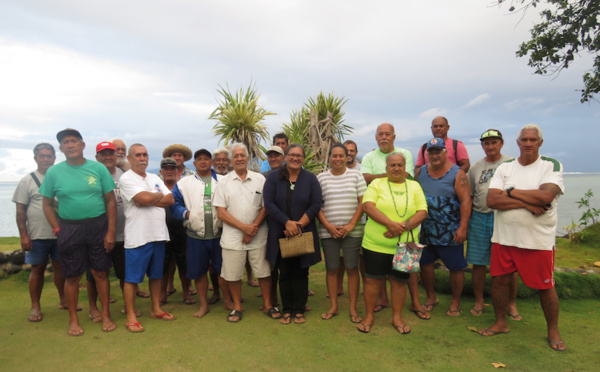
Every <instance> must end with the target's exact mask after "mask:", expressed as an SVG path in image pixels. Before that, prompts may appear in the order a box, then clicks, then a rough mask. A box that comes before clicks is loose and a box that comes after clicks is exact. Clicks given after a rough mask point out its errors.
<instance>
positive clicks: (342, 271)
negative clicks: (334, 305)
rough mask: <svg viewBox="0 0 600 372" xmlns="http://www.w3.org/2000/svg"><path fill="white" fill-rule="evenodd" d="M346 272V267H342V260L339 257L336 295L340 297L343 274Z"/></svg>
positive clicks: (342, 290) (342, 289) (342, 287)
mask: <svg viewBox="0 0 600 372" xmlns="http://www.w3.org/2000/svg"><path fill="white" fill-rule="evenodd" d="M345 271H346V266H345V265H344V259H343V258H342V257H340V266H339V267H338V270H337V283H338V285H337V294H338V296H341V295H343V294H344V272H345Z"/></svg>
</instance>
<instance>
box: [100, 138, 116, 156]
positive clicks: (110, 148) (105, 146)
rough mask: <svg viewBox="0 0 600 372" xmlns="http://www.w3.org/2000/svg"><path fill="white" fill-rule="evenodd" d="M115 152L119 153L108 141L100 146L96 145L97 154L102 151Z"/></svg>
mask: <svg viewBox="0 0 600 372" xmlns="http://www.w3.org/2000/svg"><path fill="white" fill-rule="evenodd" d="M106 149H108V150H113V151H117V149H116V147H115V145H113V143H112V142H108V141H104V142H100V143H99V144H98V145H96V154H97V153H99V152H100V151H102V150H106Z"/></svg>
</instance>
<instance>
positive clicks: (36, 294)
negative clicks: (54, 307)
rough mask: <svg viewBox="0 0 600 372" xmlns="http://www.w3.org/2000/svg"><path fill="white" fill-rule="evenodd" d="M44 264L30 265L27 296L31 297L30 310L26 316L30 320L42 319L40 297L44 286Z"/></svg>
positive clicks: (37, 320)
mask: <svg viewBox="0 0 600 372" xmlns="http://www.w3.org/2000/svg"><path fill="white" fill-rule="evenodd" d="M45 271H46V265H45V264H44V265H32V266H31V273H30V274H29V297H30V298H31V311H30V312H29V317H28V318H27V319H28V320H29V321H30V322H39V321H41V320H42V319H43V316H42V306H41V304H40V298H41V297H42V289H43V288H44V272H45Z"/></svg>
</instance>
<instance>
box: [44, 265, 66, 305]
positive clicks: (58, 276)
mask: <svg viewBox="0 0 600 372" xmlns="http://www.w3.org/2000/svg"><path fill="white" fill-rule="evenodd" d="M52 268H53V269H54V275H53V276H52V279H53V280H54V286H55V287H56V290H57V291H58V298H60V304H61V305H64V306H66V305H67V300H66V298H65V278H64V277H63V276H62V268H61V266H60V261H55V260H52ZM45 269H46V267H44V270H45ZM42 274H43V273H42Z"/></svg>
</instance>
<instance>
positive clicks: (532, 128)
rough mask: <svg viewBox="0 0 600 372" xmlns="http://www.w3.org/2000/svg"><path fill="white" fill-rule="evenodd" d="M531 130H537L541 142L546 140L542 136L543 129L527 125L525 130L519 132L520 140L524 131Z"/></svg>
mask: <svg viewBox="0 0 600 372" xmlns="http://www.w3.org/2000/svg"><path fill="white" fill-rule="evenodd" d="M530 129H531V130H535V131H536V132H537V134H538V137H540V139H541V140H543V139H544V136H543V134H542V129H541V128H540V127H538V126H537V125H535V124H527V125H525V126H524V127H523V128H521V130H520V131H519V138H521V135H523V131H524V130H530Z"/></svg>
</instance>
